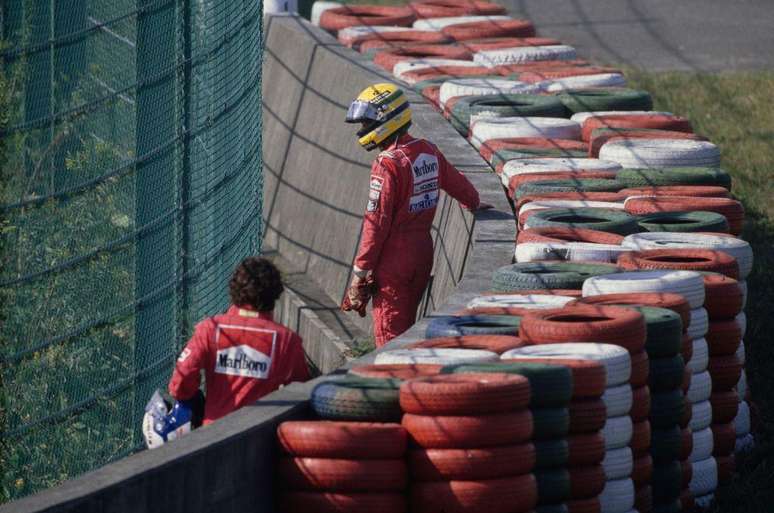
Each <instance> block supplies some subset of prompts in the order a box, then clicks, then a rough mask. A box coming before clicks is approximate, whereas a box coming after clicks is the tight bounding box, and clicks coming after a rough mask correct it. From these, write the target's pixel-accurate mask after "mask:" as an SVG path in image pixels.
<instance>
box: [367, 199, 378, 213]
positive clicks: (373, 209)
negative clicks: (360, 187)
mask: <svg viewBox="0 0 774 513" xmlns="http://www.w3.org/2000/svg"><path fill="white" fill-rule="evenodd" d="M378 206H379V202H378V201H374V200H368V205H366V211H367V212H376V207H378Z"/></svg>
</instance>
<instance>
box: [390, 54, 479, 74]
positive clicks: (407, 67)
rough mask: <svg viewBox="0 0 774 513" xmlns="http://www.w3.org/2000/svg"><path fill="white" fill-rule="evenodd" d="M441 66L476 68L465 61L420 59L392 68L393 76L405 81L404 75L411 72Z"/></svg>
mask: <svg viewBox="0 0 774 513" xmlns="http://www.w3.org/2000/svg"><path fill="white" fill-rule="evenodd" d="M439 66H459V67H464V68H472V67H474V66H476V64H474V63H473V62H472V61H463V60H457V59H435V58H420V59H409V60H405V61H400V62H399V63H397V64H396V65H395V66H394V67H393V68H392V74H393V75H394V76H396V77H397V78H400V79H403V75H404V74H406V73H408V72H409V71H419V70H422V69H428V68H436V67H439Z"/></svg>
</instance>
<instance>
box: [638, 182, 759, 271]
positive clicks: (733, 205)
mask: <svg viewBox="0 0 774 513" xmlns="http://www.w3.org/2000/svg"><path fill="white" fill-rule="evenodd" d="M625 207H626V211H627V212H629V213H630V214H636V215H640V214H652V213H656V212H685V211H695V210H702V211H708V212H717V213H718V214H722V215H723V216H725V218H726V219H727V220H728V225H729V229H730V232H731V233H732V234H734V235H739V234H740V233H741V232H742V224H743V223H744V207H743V206H742V204H741V203H740V202H738V201H736V200H733V199H730V198H697V197H691V196H661V197H658V198H653V197H649V198H631V199H629V200H627V201H626V204H625ZM732 278H734V276H732Z"/></svg>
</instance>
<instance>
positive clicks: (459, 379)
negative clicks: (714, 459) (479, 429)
mask: <svg viewBox="0 0 774 513" xmlns="http://www.w3.org/2000/svg"><path fill="white" fill-rule="evenodd" d="M529 399H530V389H529V380H528V379H527V378H525V377H524V376H520V375H518V374H496V373H486V374H483V373H482V374H442V375H438V376H429V377H426V378H417V379H412V380H409V381H404V382H403V384H401V386H400V407H401V409H402V410H403V411H404V412H406V413H414V414H416V415H477V414H486V413H499V412H505V411H513V410H519V409H522V408H526V407H527V406H528V405H529Z"/></svg>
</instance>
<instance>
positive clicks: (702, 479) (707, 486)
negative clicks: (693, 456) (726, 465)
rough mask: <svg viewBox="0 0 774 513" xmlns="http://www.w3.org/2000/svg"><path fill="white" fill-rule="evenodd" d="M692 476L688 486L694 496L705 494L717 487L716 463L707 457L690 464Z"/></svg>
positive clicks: (713, 459)
mask: <svg viewBox="0 0 774 513" xmlns="http://www.w3.org/2000/svg"><path fill="white" fill-rule="evenodd" d="M692 466H693V477H692V478H691V484H690V485H689V488H690V490H691V493H693V494H694V495H695V496H697V497H698V496H701V495H707V494H708V493H712V492H714V491H715V489H716V488H717V487H718V464H717V462H716V461H715V458H713V457H709V458H706V459H703V460H700V461H696V462H694V463H693V464H692Z"/></svg>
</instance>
